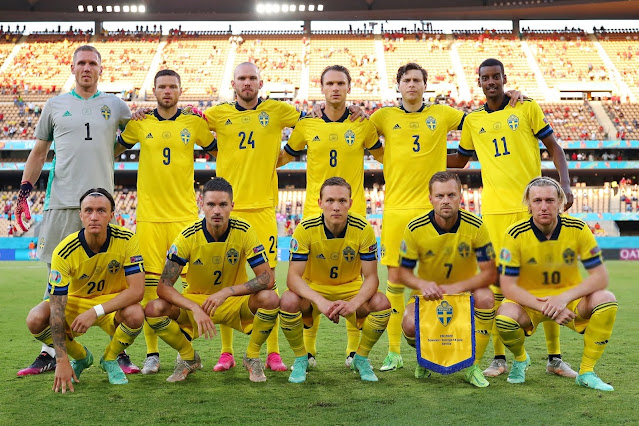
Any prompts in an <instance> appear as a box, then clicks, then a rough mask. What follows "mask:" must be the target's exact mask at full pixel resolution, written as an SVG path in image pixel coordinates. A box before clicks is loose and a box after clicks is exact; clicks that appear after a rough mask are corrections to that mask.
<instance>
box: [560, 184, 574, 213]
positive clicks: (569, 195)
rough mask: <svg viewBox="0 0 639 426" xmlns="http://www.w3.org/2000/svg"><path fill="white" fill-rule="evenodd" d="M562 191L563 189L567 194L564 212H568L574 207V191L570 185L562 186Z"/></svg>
mask: <svg viewBox="0 0 639 426" xmlns="http://www.w3.org/2000/svg"><path fill="white" fill-rule="evenodd" d="M561 189H563V190H564V193H565V194H566V204H565V205H564V211H567V210H568V209H569V208H570V207H571V206H572V203H573V202H574V195H573V194H572V189H570V185H564V184H562V185H561Z"/></svg>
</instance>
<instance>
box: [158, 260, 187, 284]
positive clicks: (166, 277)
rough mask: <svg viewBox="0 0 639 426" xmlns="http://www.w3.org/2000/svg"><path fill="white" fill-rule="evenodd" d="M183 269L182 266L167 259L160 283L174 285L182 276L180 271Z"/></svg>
mask: <svg viewBox="0 0 639 426" xmlns="http://www.w3.org/2000/svg"><path fill="white" fill-rule="evenodd" d="M181 271H182V267H181V266H180V265H179V264H177V263H176V262H173V261H171V260H169V261H167V262H166V264H165V265H164V271H162V276H161V277H160V283H163V284H164V285H168V286H169V287H173V284H175V281H177V278H178V277H179V276H180V272H181Z"/></svg>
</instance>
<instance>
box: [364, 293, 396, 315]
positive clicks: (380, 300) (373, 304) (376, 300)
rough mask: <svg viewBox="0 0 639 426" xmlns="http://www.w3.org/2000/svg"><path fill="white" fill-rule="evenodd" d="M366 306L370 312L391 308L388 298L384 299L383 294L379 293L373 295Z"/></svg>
mask: <svg viewBox="0 0 639 426" xmlns="http://www.w3.org/2000/svg"><path fill="white" fill-rule="evenodd" d="M368 304H369V306H370V308H371V311H372V312H377V311H383V310H386V309H390V308H391V304H390V301H389V300H388V297H386V295H385V294H384V293H380V292H379V291H378V292H377V293H375V294H374V295H373V297H371V300H370V302H368Z"/></svg>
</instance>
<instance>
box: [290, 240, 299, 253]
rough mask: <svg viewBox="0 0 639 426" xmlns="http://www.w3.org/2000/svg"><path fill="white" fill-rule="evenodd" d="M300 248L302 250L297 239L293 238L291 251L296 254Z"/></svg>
mask: <svg viewBox="0 0 639 426" xmlns="http://www.w3.org/2000/svg"><path fill="white" fill-rule="evenodd" d="M298 248H300V245H299V244H298V242H297V240H296V239H295V238H291V251H292V252H293V253H296V252H297V249H298Z"/></svg>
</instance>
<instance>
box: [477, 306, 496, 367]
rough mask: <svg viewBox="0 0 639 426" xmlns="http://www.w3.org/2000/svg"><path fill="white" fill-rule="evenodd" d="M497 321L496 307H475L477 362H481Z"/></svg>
mask: <svg viewBox="0 0 639 426" xmlns="http://www.w3.org/2000/svg"><path fill="white" fill-rule="evenodd" d="M494 321H495V309H494V308H490V309H478V308H475V364H479V362H480V361H481V359H482V357H483V356H484V352H486V346H488V342H489V341H490V331H491V330H492V328H493V323H494Z"/></svg>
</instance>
